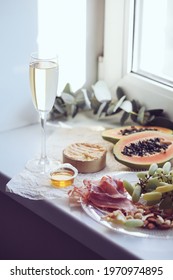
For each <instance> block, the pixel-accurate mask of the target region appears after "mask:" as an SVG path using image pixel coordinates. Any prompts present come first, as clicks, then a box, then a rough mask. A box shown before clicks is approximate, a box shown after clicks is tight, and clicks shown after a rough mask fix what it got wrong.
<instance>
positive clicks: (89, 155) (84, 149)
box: [63, 143, 106, 173]
mask: <svg viewBox="0 0 173 280" xmlns="http://www.w3.org/2000/svg"><path fill="white" fill-rule="evenodd" d="M63 162H64V163H70V164H72V165H73V166H74V167H76V169H77V170H78V172H80V173H93V172H98V171H100V170H102V169H103V168H104V167H105V165H106V149H105V147H103V146H102V145H99V144H91V143H74V144H71V145H69V146H68V147H67V148H65V149H64V151H63Z"/></svg>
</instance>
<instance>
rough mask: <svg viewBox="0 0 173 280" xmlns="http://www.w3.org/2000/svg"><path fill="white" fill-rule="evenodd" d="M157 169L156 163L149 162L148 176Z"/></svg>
mask: <svg viewBox="0 0 173 280" xmlns="http://www.w3.org/2000/svg"><path fill="white" fill-rule="evenodd" d="M157 169H158V165H157V163H153V164H151V165H150V167H149V170H148V174H149V175H150V176H152V175H154V173H155V172H156V170H157Z"/></svg>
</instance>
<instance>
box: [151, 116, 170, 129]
mask: <svg viewBox="0 0 173 280" xmlns="http://www.w3.org/2000/svg"><path fill="white" fill-rule="evenodd" d="M148 125H153V126H162V127H166V128H170V129H173V122H172V121H170V120H169V119H167V118H164V117H155V118H154V120H152V121H150V122H149V123H148Z"/></svg>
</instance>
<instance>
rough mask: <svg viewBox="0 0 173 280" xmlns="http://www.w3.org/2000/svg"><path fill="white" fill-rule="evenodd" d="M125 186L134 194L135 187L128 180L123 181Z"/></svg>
mask: <svg viewBox="0 0 173 280" xmlns="http://www.w3.org/2000/svg"><path fill="white" fill-rule="evenodd" d="M123 186H124V187H125V189H126V191H127V192H128V193H129V194H130V195H131V196H132V194H133V191H134V187H133V186H132V185H131V184H130V183H129V182H128V181H126V180H124V181H123Z"/></svg>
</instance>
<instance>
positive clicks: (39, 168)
mask: <svg viewBox="0 0 173 280" xmlns="http://www.w3.org/2000/svg"><path fill="white" fill-rule="evenodd" d="M29 75H30V87H31V93H32V102H33V104H34V107H35V109H36V110H37V111H38V113H39V116H40V122H41V130H42V145H41V156H40V158H38V159H31V160H29V161H28V162H27V164H26V168H27V169H28V170H30V171H32V172H37V173H46V172H47V171H49V170H51V168H52V166H54V167H55V165H54V163H55V162H54V161H53V160H51V159H49V158H48V157H47V153H46V119H47V115H48V113H49V112H50V111H51V109H52V107H53V104H54V101H55V97H56V94H57V87H58V76H59V67H58V59H57V56H51V57H42V56H40V54H39V53H32V54H31V59H30V64H29ZM57 163H58V162H57Z"/></svg>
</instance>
